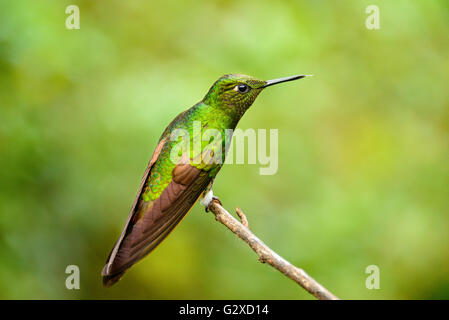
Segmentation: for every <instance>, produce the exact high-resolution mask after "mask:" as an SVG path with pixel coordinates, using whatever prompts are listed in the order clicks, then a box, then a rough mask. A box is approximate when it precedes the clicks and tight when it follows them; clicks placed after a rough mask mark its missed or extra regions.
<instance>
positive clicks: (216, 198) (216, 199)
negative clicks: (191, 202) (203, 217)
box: [206, 196, 223, 212]
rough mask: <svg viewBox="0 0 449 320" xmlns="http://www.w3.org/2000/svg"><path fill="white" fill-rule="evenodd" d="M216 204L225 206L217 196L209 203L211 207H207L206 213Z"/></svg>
mask: <svg viewBox="0 0 449 320" xmlns="http://www.w3.org/2000/svg"><path fill="white" fill-rule="evenodd" d="M214 202H216V203H218V204H219V205H220V206H223V204H222V203H221V201H220V199H218V197H216V196H213V197H212V200H211V201H210V202H209V205H208V206H207V207H206V212H209V207H210V205H211V204H212V203H214Z"/></svg>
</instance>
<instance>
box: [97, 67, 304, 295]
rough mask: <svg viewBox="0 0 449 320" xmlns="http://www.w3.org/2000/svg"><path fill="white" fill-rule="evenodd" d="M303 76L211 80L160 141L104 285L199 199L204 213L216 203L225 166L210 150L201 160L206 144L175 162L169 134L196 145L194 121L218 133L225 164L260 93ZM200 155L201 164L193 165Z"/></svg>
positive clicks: (165, 233) (107, 268)
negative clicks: (233, 139)
mask: <svg viewBox="0 0 449 320" xmlns="http://www.w3.org/2000/svg"><path fill="white" fill-rule="evenodd" d="M304 77H306V75H295V76H291V77H285V78H279V79H274V80H260V79H257V78H254V77H251V76H247V75H243V74H227V75H224V76H222V77H220V78H219V79H218V80H217V81H215V83H214V84H213V85H212V87H211V88H210V89H209V91H208V93H207V94H206V96H205V97H204V98H203V100H201V101H200V102H198V103H197V104H195V105H194V106H193V107H191V108H190V109H187V110H186V111H184V112H182V113H180V114H179V115H178V116H177V117H176V118H174V120H173V121H172V122H171V123H170V124H169V125H168V127H167V128H166V129H165V131H164V132H163V133H162V136H161V137H160V139H159V142H158V144H157V146H156V149H155V150H154V152H153V155H152V157H151V159H150V161H149V164H148V166H147V168H146V170H145V173H144V175H143V178H142V181H141V184H140V187H139V190H138V192H137V196H136V198H135V200H134V203H133V205H132V207H131V210H130V213H129V216H128V219H127V221H126V223H125V226H124V228H123V231H122V233H121V234H120V237H119V238H118V240H117V241H116V243H115V245H114V247H113V248H112V251H111V253H110V254H109V256H108V258H107V261H106V265H105V266H104V268H103V270H102V272H101V274H102V276H103V285H104V286H106V287H109V286H111V285H113V284H114V283H116V282H117V281H118V280H120V278H121V277H122V276H123V274H124V273H125V272H126V271H127V270H128V269H129V268H130V267H131V266H133V265H134V264H135V263H136V262H138V261H139V260H141V259H142V258H144V257H145V256H146V255H148V254H149V253H150V252H151V251H152V250H154V249H155V248H156V247H157V246H158V245H159V244H160V243H161V242H162V241H163V240H164V239H165V238H166V237H167V236H168V235H169V234H170V232H171V231H172V230H173V229H174V228H175V227H176V225H178V223H179V222H180V221H181V220H182V219H183V218H184V216H185V215H186V214H187V213H188V212H189V211H190V210H191V209H192V207H193V206H194V205H195V203H196V202H197V201H198V200H200V203H201V204H203V205H204V206H205V207H206V210H207V208H208V206H209V204H210V203H211V201H213V200H217V201H219V199H218V198H217V197H215V196H214V195H213V191H212V185H213V183H214V180H215V177H216V175H217V173H218V172H219V171H220V169H221V167H222V164H223V163H224V161H215V160H216V157H212V155H213V154H214V151H215V149H213V148H212V149H210V148H209V149H208V155H209V157H204V158H203V157H202V156H203V155H204V153H205V149H207V145H206V144H205V143H204V141H203V142H201V143H200V145H201V150H199V151H200V154H199V155H198V154H195V152H191V153H190V155H187V152H183V154H182V157H181V158H179V159H178V160H173V157H172V155H173V151H174V148H175V145H176V144H177V143H179V138H178V140H177V139H173V135H172V134H173V132H174V131H175V130H177V129H181V130H184V132H186V133H188V134H189V138H188V139H189V140H190V141H189V142H193V143H195V142H194V141H193V140H194V139H195V138H197V137H195V133H194V132H193V131H194V129H193V126H194V123H195V122H196V123H199V124H200V127H201V129H202V130H205V129H214V130H216V131H218V132H219V133H221V134H220V135H218V136H216V137H218V138H217V141H215V138H214V141H215V146H223V147H225V152H223V153H222V154H221V156H220V158H221V160H224V159H225V157H226V151H227V150H226V142H225V140H226V139H229V138H230V137H229V132H230V131H229V129H232V130H233V129H235V127H236V126H237V124H238V122H239V120H240V119H241V118H242V116H243V115H244V114H245V112H246V111H247V110H248V108H249V107H250V106H251V105H252V104H253V102H254V100H255V99H256V98H257V96H258V95H259V94H260V93H261V92H262V90H264V89H265V88H267V87H270V86H272V85H275V84H279V83H283V82H287V81H293V80H297V79H302V78H304ZM231 132H232V131H231ZM196 135H198V134H196ZM231 135H232V133H231ZM183 137H185V136H183ZM207 142H208V141H206V143H207ZM190 145H193V144H190ZM189 151H191V148H189ZM174 153H175V154H176V153H177V152H174ZM198 156H201V159H200V161H196V160H197V158H198Z"/></svg>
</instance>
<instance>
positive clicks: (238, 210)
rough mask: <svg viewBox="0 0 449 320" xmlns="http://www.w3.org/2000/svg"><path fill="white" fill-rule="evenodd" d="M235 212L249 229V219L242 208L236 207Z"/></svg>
mask: <svg viewBox="0 0 449 320" xmlns="http://www.w3.org/2000/svg"><path fill="white" fill-rule="evenodd" d="M235 212H236V213H237V215H238V216H239V218H240V221H241V222H242V224H243V225H244V226H245V227H247V228H248V229H249V224H248V219H247V218H246V216H245V214H244V213H243V211H242V209H240V208H239V207H237V208H235Z"/></svg>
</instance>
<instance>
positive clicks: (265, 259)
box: [208, 199, 338, 300]
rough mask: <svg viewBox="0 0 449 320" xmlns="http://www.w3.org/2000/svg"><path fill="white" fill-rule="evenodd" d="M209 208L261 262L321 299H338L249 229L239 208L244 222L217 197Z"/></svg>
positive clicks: (238, 210) (238, 211)
mask: <svg viewBox="0 0 449 320" xmlns="http://www.w3.org/2000/svg"><path fill="white" fill-rule="evenodd" d="M208 209H209V210H210V211H212V213H213V214H214V215H215V219H216V220H217V221H219V222H221V223H222V224H224V225H225V226H226V227H227V228H228V229H229V230H231V231H232V232H233V233H234V234H236V235H237V236H238V237H239V238H240V239H242V240H243V241H245V242H246V243H247V244H248V245H249V246H250V247H251V249H253V250H254V252H256V253H257V255H258V256H259V261H260V262H262V263H268V264H269V265H271V266H272V267H274V268H276V269H277V270H279V271H280V272H282V273H283V274H284V275H285V276H287V277H288V278H290V279H292V280H293V281H295V282H296V283H298V284H299V285H300V286H301V287H303V288H304V289H305V290H306V291H307V292H309V293H310V294H312V295H314V296H315V297H316V298H318V299H320V300H338V298H337V297H336V296H334V295H333V294H332V293H330V292H329V291H328V290H327V289H326V288H324V287H323V286H322V285H321V284H319V283H318V282H316V281H315V280H314V279H313V278H312V277H311V276H309V275H308V274H307V273H306V272H305V271H304V270H302V269H300V268H298V267H295V266H294V265H292V264H291V263H290V262H288V261H287V260H285V259H284V258H282V257H281V256H279V255H278V254H277V253H276V252H274V251H273V250H271V249H270V248H269V247H268V246H267V245H266V244H265V243H263V242H262V240H260V239H259V238H257V237H256V236H255V235H254V234H253V233H252V232H251V231H250V230H249V229H248V220H247V219H246V216H245V215H244V214H243V212H242V211H241V210H240V209H239V208H237V209H236V211H237V214H238V215H239V217H240V219H241V220H242V223H243V224H242V223H240V222H239V221H238V220H237V219H236V218H234V217H233V216H232V215H231V214H230V213H229V212H228V211H226V209H224V208H223V207H222V206H221V204H220V203H219V201H217V200H216V199H214V200H213V201H211V203H210V204H209V207H208ZM244 224H246V225H244Z"/></svg>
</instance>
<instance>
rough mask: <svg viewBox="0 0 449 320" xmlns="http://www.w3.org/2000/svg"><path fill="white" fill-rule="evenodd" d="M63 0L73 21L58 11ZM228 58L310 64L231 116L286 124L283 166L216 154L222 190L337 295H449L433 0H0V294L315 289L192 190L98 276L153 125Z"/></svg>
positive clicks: (265, 293)
mask: <svg viewBox="0 0 449 320" xmlns="http://www.w3.org/2000/svg"><path fill="white" fill-rule="evenodd" d="M70 4H76V5H78V7H79V9H80V29H79V30H68V29H67V28H66V19H67V17H68V14H66V13H65V10H66V7H67V6H68V5H70ZM368 5H377V6H378V7H379V9H380V29H378V30H368V29H367V28H366V26H365V20H366V19H367V17H368V14H367V13H365V9H366V7H367V6H368ZM226 73H244V74H249V75H252V76H255V77H258V78H262V79H272V78H277V77H283V76H289V75H293V74H302V73H304V74H313V75H314V77H312V78H306V79H303V80H299V81H297V82H290V83H287V84H283V85H279V86H276V87H272V88H270V89H267V90H266V91H265V92H263V93H262V94H261V95H260V96H259V98H258V99H257V101H256V102H255V104H254V105H253V106H252V108H251V109H250V110H249V111H248V112H247V113H246V115H245V116H244V118H243V119H242V121H241V122H240V124H239V128H242V129H247V128H254V129H259V128H260V129H278V130H279V169H278V172H277V173H276V174H275V175H271V176H263V175H260V174H259V167H260V166H259V165H251V164H245V165H227V166H225V167H224V168H223V169H222V170H221V172H220V173H219V175H218V177H217V179H216V181H215V186H214V192H215V194H216V195H218V196H219V197H220V199H221V200H222V202H223V204H224V205H225V207H227V208H228V209H229V210H230V211H232V210H233V208H234V207H235V206H236V205H238V206H240V207H241V208H242V209H243V210H244V212H245V213H246V215H247V217H248V219H249V222H250V227H251V230H252V231H253V232H254V233H255V234H257V235H258V236H259V237H260V238H262V239H263V240H264V242H265V243H267V244H268V245H269V246H270V247H272V248H273V249H274V250H275V251H277V252H278V253H279V254H280V255H282V256H283V257H285V258H286V259H288V260H290V261H291V262H292V263H294V264H296V265H298V266H301V267H302V268H304V269H305V270H306V271H307V272H308V273H309V274H310V275H312V276H313V277H314V278H315V279H316V280H318V281H319V282H321V283H322V284H323V285H325V286H326V287H327V288H329V289H330V290H331V291H332V292H333V293H335V294H336V295H337V296H339V297H340V298H344V299H429V298H449V271H448V270H449V250H448V247H449V235H448V231H449V216H448V214H449V88H448V83H449V76H448V75H449V4H448V2H447V1H444V0H442V1H427V0H421V1H408V0H403V1H387V0H372V1H349V0H346V1H332V2H331V1H283V2H281V1H249V0H248V1H170V0H169V1H164V2H156V1H153V2H150V1H143V0H142V1H87V0H85V1H77V0H74V1H56V0H55V1H13V0H2V1H1V2H0V298H2V299H49V298H52V299H110V298H114V299H115V298H125V299H132V298H134V299H143V298H145V299H154V298H157V299H166V298H167V299H170V298H171V299H208V298H213V299H309V298H311V296H310V295H309V294H307V293H306V292H305V291H304V290H302V289H301V288H300V287H298V286H297V285H296V284H295V283H293V282H292V281H290V280H288V279H287V278H285V277H283V276H282V275H281V274H279V273H278V272H277V271H275V270H273V269H272V268H270V267H269V266H267V265H263V264H261V263H260V262H258V261H257V257H256V255H255V254H254V253H253V252H252V251H251V250H250V249H249V248H248V247H247V246H246V245H245V244H244V243H243V242H242V241H241V240H239V239H237V238H236V237H235V236H234V235H233V234H232V233H231V232H229V231H228V230H227V229H226V228H224V227H223V226H222V225H221V224H219V223H217V222H216V221H215V220H214V217H213V215H212V214H211V213H205V212H204V208H203V207H201V206H200V205H199V204H198V205H197V206H196V207H195V208H194V209H193V210H192V211H191V212H190V213H189V215H188V216H187V217H186V218H185V219H184V220H183V222H182V223H181V224H180V225H179V226H178V228H177V229H176V230H175V231H174V232H173V233H172V234H171V235H170V236H169V237H168V238H167V239H166V241H164V242H163V243H162V244H161V245H160V246H159V247H158V248H157V249H156V250H155V251H154V252H153V253H151V254H150V255H149V256H148V257H147V258H146V259H144V260H143V261H142V262H140V263H139V264H137V265H136V266H134V267H133V268H132V269H130V270H129V271H128V273H127V274H126V275H125V277H124V278H123V279H122V280H121V281H120V282H119V283H118V284H117V285H116V286H114V287H112V288H108V289H106V288H103V287H102V284H101V276H100V271H101V269H102V267H103V265H104V262H105V260H106V258H107V255H108V254H109V251H110V249H111V248H112V246H113V244H114V241H115V240H116V239H117V237H118V236H119V234H120V232H121V229H122V227H123V225H124V223H125V221H126V217H127V215H128V211H129V209H130V207H131V204H132V202H133V199H134V196H135V194H136V191H137V189H138V186H139V183H140V179H141V176H142V174H143V171H144V170H145V167H146V164H147V162H148V160H149V158H150V156H151V154H152V152H153V150H154V148H155V146H156V143H157V140H158V138H159V136H160V134H161V133H162V131H163V130H164V128H165V127H166V125H167V124H168V123H169V122H170V121H171V120H172V119H173V118H174V117H175V116H176V115H177V114H178V113H180V112H181V111H183V110H185V109H187V108H188V107H190V106H192V105H193V104H194V103H196V102H197V101H199V100H201V99H202V98H203V96H204V94H205V93H206V92H207V90H208V89H209V87H210V85H211V84H212V83H213V82H214V81H215V80H216V79H217V78H218V77H219V76H221V75H223V74H226ZM68 265H77V266H79V268H80V289H79V290H68V289H66V287H65V281H66V277H67V276H68V275H67V274H66V273H65V270H66V267H67V266H68ZM369 265H376V266H378V267H379V269H380V289H378V290H368V289H367V288H366V286H365V280H366V278H367V277H368V274H366V273H365V269H366V267H367V266H369Z"/></svg>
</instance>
